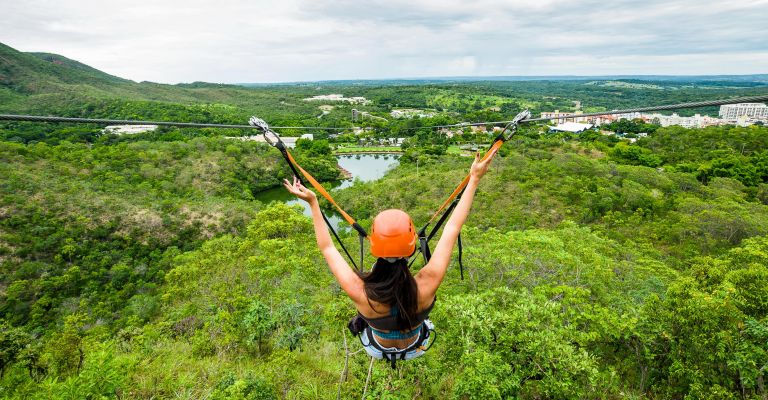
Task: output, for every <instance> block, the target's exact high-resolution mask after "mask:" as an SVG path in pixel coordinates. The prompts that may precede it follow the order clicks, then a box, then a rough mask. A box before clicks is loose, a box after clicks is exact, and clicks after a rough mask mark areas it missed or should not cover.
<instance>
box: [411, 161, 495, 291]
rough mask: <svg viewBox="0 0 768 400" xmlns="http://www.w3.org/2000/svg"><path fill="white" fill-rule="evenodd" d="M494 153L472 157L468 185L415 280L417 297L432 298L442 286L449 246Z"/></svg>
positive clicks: (465, 217)
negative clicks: (417, 290) (417, 288)
mask: <svg viewBox="0 0 768 400" xmlns="http://www.w3.org/2000/svg"><path fill="white" fill-rule="evenodd" d="M496 151H497V149H494V150H493V151H492V152H491V153H489V154H488V156H487V157H485V158H484V159H481V158H480V154H479V153H478V154H477V155H476V156H475V161H474V162H473V163H472V168H471V169H470V172H469V183H467V187H466V188H465V189H464V193H463V194H462V195H461V199H460V200H459V204H457V205H456V208H455V209H454V210H453V213H452V214H451V217H450V218H448V222H447V223H446V224H445V227H444V228H443V234H442V235H441V236H440V240H439V241H438V242H437V246H435V251H434V252H433V253H432V258H431V259H430V260H429V262H428V263H427V265H425V266H424V267H423V268H422V269H421V270H420V271H419V273H418V274H416V276H415V278H416V282H418V284H419V291H420V292H421V294H420V295H422V294H423V295H425V296H427V297H432V296H434V294H435V293H436V292H437V288H438V287H440V283H442V282H443V278H444V277H445V273H446V272H447V271H448V264H450V262H451V254H452V253H453V246H454V245H455V244H456V238H457V237H458V236H459V233H460V232H461V227H462V226H463V225H464V222H465V221H466V220H467V215H469V210H470V208H472V201H473V200H474V199H475V192H476V191H477V185H478V184H479V183H480V179H481V178H482V177H483V175H485V173H486V172H487V171H488V166H489V165H490V164H491V160H492V159H493V157H494V156H495V155H496Z"/></svg>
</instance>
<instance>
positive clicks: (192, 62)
mask: <svg viewBox="0 0 768 400" xmlns="http://www.w3.org/2000/svg"><path fill="white" fill-rule="evenodd" d="M0 10H2V12H1V13H0V42H2V43H5V44H7V45H9V46H11V47H14V48H16V49H19V50H22V51H45V52H52V53H58V54H61V55H64V56H67V57H69V58H73V59H76V60H78V61H81V62H84V63H86V64H88V65H91V66H93V67H95V68H98V69H101V70H103V71H105V72H108V73H111V74H113V75H118V76H121V77H124V78H128V79H133V80H136V81H144V80H148V81H155V82H163V83H177V82H192V81H207V82H226V83H234V82H285V81H305V80H324V79H364V78H404V77H435V76H492V75H497V76H498V75H603V74H645V75H648V74H677V75H695V74H750V73H768V0H719V1H712V0H645V1H636V0H633V1H630V0H613V1H598V0H477V1H462V0H374V1H367V0H279V1H262V0H215V1H211V0H184V1H178V0H155V1H145V0H128V1H125V0H109V1H105V0H23V1H20V0H0Z"/></svg>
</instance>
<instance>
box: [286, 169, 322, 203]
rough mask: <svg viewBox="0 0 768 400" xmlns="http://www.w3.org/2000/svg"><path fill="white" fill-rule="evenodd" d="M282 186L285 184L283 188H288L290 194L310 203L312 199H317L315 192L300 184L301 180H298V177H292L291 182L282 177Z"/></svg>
mask: <svg viewBox="0 0 768 400" xmlns="http://www.w3.org/2000/svg"><path fill="white" fill-rule="evenodd" d="M283 186H285V188H286V189H288V191H289V192H291V194H293V195H295V196H296V197H298V198H300V199H302V200H304V201H306V202H307V203H310V204H312V202H313V201H317V196H316V195H315V192H313V191H311V190H309V189H307V188H305V187H304V185H302V184H301V181H299V178H297V177H296V176H294V177H293V184H291V183H290V182H288V179H283Z"/></svg>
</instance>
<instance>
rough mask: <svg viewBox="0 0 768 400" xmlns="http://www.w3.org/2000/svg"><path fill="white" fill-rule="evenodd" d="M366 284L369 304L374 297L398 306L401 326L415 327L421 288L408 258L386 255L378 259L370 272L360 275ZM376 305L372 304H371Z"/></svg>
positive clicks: (389, 304) (402, 327)
mask: <svg viewBox="0 0 768 400" xmlns="http://www.w3.org/2000/svg"><path fill="white" fill-rule="evenodd" d="M360 278H362V280H363V283H364V285H365V294H366V296H368V304H369V305H371V300H374V301H377V302H379V303H382V304H387V305H388V306H390V307H391V308H397V324H398V326H400V327H401V329H409V328H411V327H413V325H414V324H413V322H412V321H415V320H416V314H417V313H418V307H419V301H418V298H419V288H418V286H416V280H415V279H414V278H413V275H411V271H410V270H409V269H408V260H407V259H405V258H400V259H398V260H397V261H395V262H393V263H391V262H389V261H387V260H385V259H383V258H379V259H377V260H376V264H374V265H373V269H371V271H370V272H368V273H363V274H361V275H360ZM371 308H373V305H371Z"/></svg>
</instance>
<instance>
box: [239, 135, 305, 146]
mask: <svg viewBox="0 0 768 400" xmlns="http://www.w3.org/2000/svg"><path fill="white" fill-rule="evenodd" d="M225 138H226V139H233V140H242V141H244V142H259V143H268V142H267V141H266V139H264V135H251V136H226V137H225ZM299 139H309V140H313V139H314V135H312V134H311V133H305V134H303V135H301V137H291V136H281V137H280V140H282V141H283V143H285V146H286V147H289V148H291V149H292V148H294V147H296V141H297V140H299Z"/></svg>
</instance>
